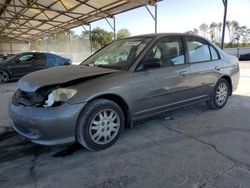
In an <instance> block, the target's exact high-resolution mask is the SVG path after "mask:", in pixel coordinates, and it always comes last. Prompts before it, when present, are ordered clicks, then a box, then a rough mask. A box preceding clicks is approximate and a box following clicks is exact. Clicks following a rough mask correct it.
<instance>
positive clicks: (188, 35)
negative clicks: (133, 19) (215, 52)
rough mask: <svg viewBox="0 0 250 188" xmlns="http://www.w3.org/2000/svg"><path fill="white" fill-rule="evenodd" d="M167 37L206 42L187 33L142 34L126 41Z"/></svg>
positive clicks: (197, 36)
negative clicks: (192, 38) (181, 37)
mask: <svg viewBox="0 0 250 188" xmlns="http://www.w3.org/2000/svg"><path fill="white" fill-rule="evenodd" d="M167 36H184V37H195V38H201V39H203V40H206V41H208V40H207V39H206V38H204V37H201V36H199V35H194V34H188V33H157V34H155V33H152V34H143V35H136V36H131V37H128V39H130V38H131V39H133V38H161V37H167Z"/></svg>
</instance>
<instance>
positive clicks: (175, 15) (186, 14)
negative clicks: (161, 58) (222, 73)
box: [73, 0, 250, 40]
mask: <svg viewBox="0 0 250 188" xmlns="http://www.w3.org/2000/svg"><path fill="white" fill-rule="evenodd" d="M157 5H158V33H164V32H186V31H188V30H193V28H199V26H200V25H201V24H202V23H206V24H208V25H209V24H210V23H211V22H217V23H219V22H222V21H223V14H224V9H223V8H224V7H223V3H222V0H163V1H161V2H158V4H157ZM149 8H150V10H151V11H152V12H153V13H154V8H153V7H149ZM115 18H116V31H118V30H119V29H122V28H127V29H128V30H129V31H130V33H131V34H132V35H139V34H146V33H154V20H153V18H152V17H151V16H150V14H149V13H148V11H147V9H146V8H145V7H141V8H138V9H134V10H131V11H128V12H125V13H122V14H118V15H116V16H115ZM227 20H230V21H232V20H236V21H238V22H239V24H240V26H243V25H245V26H247V27H248V28H250V0H228V11H227ZM110 21H111V23H113V21H112V19H110ZM91 26H92V29H93V28H95V27H101V28H103V29H105V30H107V31H112V29H111V27H110V26H109V25H108V23H107V22H106V21H105V20H100V21H96V22H93V23H92V24H91ZM73 30H74V31H75V32H76V33H77V34H80V33H81V32H82V28H81V27H78V28H75V29H73ZM227 37H228V36H227V34H226V38H227ZM226 40H227V39H226Z"/></svg>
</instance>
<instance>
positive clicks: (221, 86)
mask: <svg viewBox="0 0 250 188" xmlns="http://www.w3.org/2000/svg"><path fill="white" fill-rule="evenodd" d="M229 89H230V88H229V84H228V81H227V80H225V79H224V78H221V79H220V80H219V81H218V82H217V84H216V85H215V88H214V92H213V93H212V95H211V97H210V100H208V101H207V102H206V103H207V106H208V107H209V108H211V109H220V108H222V107H224V106H225V104H226V103H227V99H228V96H229Z"/></svg>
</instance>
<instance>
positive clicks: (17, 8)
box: [0, 0, 157, 41]
mask: <svg viewBox="0 0 250 188" xmlns="http://www.w3.org/2000/svg"><path fill="white" fill-rule="evenodd" d="M156 1H157V0H0V37H1V38H0V40H20V41H32V40H37V39H40V38H43V37H46V36H49V35H51V34H55V33H59V32H62V31H65V30H68V29H71V28H74V27H77V26H79V25H83V24H86V25H87V24H90V23H91V22H94V21H97V20H100V19H103V18H108V17H112V16H114V15H115V14H119V13H122V12H125V11H128V10H131V9H134V8H137V7H141V6H144V5H155V2H156Z"/></svg>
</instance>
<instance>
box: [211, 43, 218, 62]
mask: <svg viewBox="0 0 250 188" xmlns="http://www.w3.org/2000/svg"><path fill="white" fill-rule="evenodd" d="M211 48H213V49H214V51H215V53H216V54H217V56H218V59H213V57H212V52H211ZM209 51H210V54H211V61H218V60H220V59H221V56H220V53H219V52H218V50H217V49H216V48H215V47H214V46H213V45H212V44H209Z"/></svg>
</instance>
